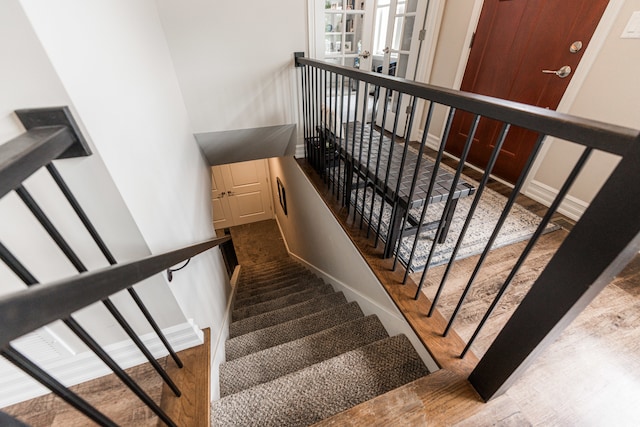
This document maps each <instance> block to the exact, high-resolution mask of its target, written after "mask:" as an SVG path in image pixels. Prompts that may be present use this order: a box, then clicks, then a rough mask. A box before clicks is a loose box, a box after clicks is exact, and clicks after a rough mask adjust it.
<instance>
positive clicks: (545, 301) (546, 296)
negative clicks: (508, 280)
mask: <svg viewBox="0 0 640 427" xmlns="http://www.w3.org/2000/svg"><path fill="white" fill-rule="evenodd" d="M638 165H640V137H638V138H636V141H635V143H633V144H630V146H629V149H628V151H627V153H626V154H625V155H624V156H623V157H622V159H621V160H620V163H619V164H618V166H617V167H616V169H615V170H614V171H613V173H612V174H611V176H610V177H609V179H608V180H607V182H606V183H605V184H604V186H603V187H602V189H601V190H600V191H599V192H598V194H597V196H596V197H595V198H594V200H593V201H592V202H591V204H590V205H589V207H588V208H587V210H586V211H585V213H584V214H583V215H582V218H581V219H580V221H578V223H577V224H576V225H575V226H574V228H573V230H572V231H571V233H570V234H569V235H568V236H567V238H566V239H565V241H564V242H563V243H562V245H561V246H560V248H559V249H558V251H557V252H556V253H555V255H554V256H553V258H552V259H551V261H550V262H549V264H548V265H547V267H546V268H545V269H544V271H543V272H542V273H541V274H540V276H539V277H538V279H537V280H536V282H535V283H534V284H533V287H532V288H531V290H530V291H529V293H528V294H527V296H526V297H525V298H524V300H523V301H522V303H521V304H520V305H519V306H518V308H517V309H516V311H515V312H514V314H513V316H512V317H511V319H510V320H509V322H508V323H507V324H506V325H505V327H504V328H503V329H502V331H501V332H500V334H499V335H498V336H497V338H496V339H495V341H494V342H493V344H491V346H490V347H489V349H488V350H487V352H486V353H485V355H484V357H483V358H482V359H481V360H480V362H479V363H478V365H477V366H476V368H475V369H474V370H473V372H472V373H471V375H470V376H469V381H470V382H471V384H472V385H473V386H474V387H475V389H476V390H477V391H478V393H479V394H480V395H481V396H482V398H483V399H485V400H489V399H491V398H493V397H496V396H498V395H500V394H502V393H503V392H504V391H506V390H507V389H508V388H509V387H510V386H511V384H513V383H514V382H515V381H516V380H517V378H519V376H520V375H521V374H522V373H523V372H524V371H525V370H526V368H527V367H528V366H529V365H530V364H531V363H532V362H533V360H534V359H535V358H536V357H537V356H538V355H539V354H540V353H541V352H542V351H543V350H544V349H545V348H547V347H548V346H549V345H550V344H551V343H553V341H555V339H556V338H557V337H558V336H559V335H560V333H561V332H562V331H563V330H564V329H565V328H566V327H567V326H568V325H569V324H570V323H571V321H573V320H574V319H575V318H576V317H577V316H578V315H579V314H580V312H582V310H584V309H585V308H586V307H587V305H589V303H590V302H591V301H592V300H593V299H594V298H595V297H596V296H597V295H598V294H599V293H600V291H601V290H602V289H603V288H604V287H605V286H606V285H607V284H608V283H609V282H611V280H613V278H614V277H615V276H616V275H617V274H618V273H619V272H620V271H621V270H622V269H623V268H624V267H625V266H626V265H627V264H628V263H629V261H631V260H632V259H633V258H634V257H635V256H636V255H637V254H638V251H640V220H639V218H640V168H639V167H638Z"/></svg>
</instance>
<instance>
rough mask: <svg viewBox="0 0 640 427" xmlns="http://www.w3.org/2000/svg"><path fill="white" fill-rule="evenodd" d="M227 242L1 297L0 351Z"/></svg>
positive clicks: (189, 248) (213, 241)
mask: <svg viewBox="0 0 640 427" xmlns="http://www.w3.org/2000/svg"><path fill="white" fill-rule="evenodd" d="M229 240H231V237H230V236H224V237H218V238H214V239H211V240H207V241H204V242H201V243H197V244H194V245H190V246H185V247H183V248H180V249H176V250H173V251H170V252H166V253H163V254H160V255H150V256H148V257H145V258H142V259H140V260H136V261H131V262H127V263H122V264H117V265H112V266H109V267H106V268H103V269H100V270H95V271H91V272H86V273H81V274H78V275H77V276H74V277H71V278H68V279H63V280H59V281H56V282H53V283H49V284H40V285H35V286H32V287H30V288H28V289H25V290H22V291H18V292H15V293H12V294H9V295H5V296H3V297H1V298H0V348H4V347H5V346H6V345H8V344H9V342H10V341H12V340H14V339H16V338H18V337H20V336H22V335H25V334H27V333H29V332H31V331H33V330H35V329H37V328H40V327H42V326H45V325H47V324H49V323H51V322H53V321H55V320H58V319H62V318H65V317H68V316H69V315H71V313H73V312H75V311H78V310H80V309H81V308H84V307H86V306H88V305H90V304H93V303H94V302H97V301H100V300H102V299H104V298H106V297H108V296H109V295H112V294H114V293H116V292H118V291H121V290H123V289H126V288H128V287H130V286H132V285H134V284H136V283H138V282H140V281H141V280H144V279H147V278H149V277H151V276H153V275H154V274H157V273H160V272H162V271H164V270H166V269H167V268H169V267H171V266H173V265H176V264H178V263H179V262H181V261H184V260H185V259H188V258H191V257H193V256H195V255H198V254H199V253H202V252H204V251H206V250H208V249H211V248H213V247H215V246H218V245H220V244H222V243H225V242H227V241H229Z"/></svg>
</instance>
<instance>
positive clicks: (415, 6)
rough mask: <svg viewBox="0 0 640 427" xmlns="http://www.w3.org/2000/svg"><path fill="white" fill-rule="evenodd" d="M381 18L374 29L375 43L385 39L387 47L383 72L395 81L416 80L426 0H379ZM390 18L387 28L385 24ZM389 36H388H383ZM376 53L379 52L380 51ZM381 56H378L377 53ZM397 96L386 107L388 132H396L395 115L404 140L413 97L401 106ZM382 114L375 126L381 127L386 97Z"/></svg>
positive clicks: (380, 101)
mask: <svg viewBox="0 0 640 427" xmlns="http://www.w3.org/2000/svg"><path fill="white" fill-rule="evenodd" d="M377 7H378V11H377V14H378V15H379V17H378V20H377V22H376V28H375V35H374V38H375V40H380V41H381V40H382V39H383V37H384V39H385V47H384V49H382V50H381V52H384V59H383V63H382V69H381V72H382V73H383V74H390V75H394V76H396V77H401V78H405V79H409V80H415V76H416V66H417V57H418V48H419V46H420V40H419V34H420V30H421V29H422V25H423V22H425V14H426V13H427V1H426V0H377ZM385 16H386V17H387V22H385V23H384V24H383V23H382V20H383V18H384V17H385ZM378 21H379V22H378ZM383 32H386V34H384V35H383V34H382V33H383ZM376 50H380V49H379V47H378V48H377V49H376ZM377 53H379V52H377ZM397 101H398V94H397V93H395V92H394V93H393V95H392V96H391V98H390V100H389V102H388V105H387V118H386V122H385V129H386V130H388V131H393V127H394V121H395V117H396V114H399V117H398V126H397V129H396V134H397V135H398V136H401V137H402V136H404V134H405V131H406V129H405V127H406V121H407V111H408V110H407V109H408V107H409V103H410V97H409V96H404V97H403V98H402V100H401V102H400V105H398V102H397ZM378 104H379V106H378V107H379V111H380V113H378V115H377V118H376V124H377V125H378V126H382V116H383V114H382V108H383V106H384V96H381V97H380V99H379V100H378Z"/></svg>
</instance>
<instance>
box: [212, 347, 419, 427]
mask: <svg viewBox="0 0 640 427" xmlns="http://www.w3.org/2000/svg"><path fill="white" fill-rule="evenodd" d="M427 374H428V371H427V368H426V367H425V365H424V363H423V362H422V360H420V357H419V356H418V354H417V353H416V351H415V350H414V348H413V347H412V346H411V343H410V342H409V340H408V339H407V338H406V337H405V336H404V335H398V336H395V337H391V338H387V339H384V340H380V341H377V342H375V343H373V344H369V345H367V346H364V347H360V348H358V349H356V350H352V351H349V352H347V353H344V354H342V355H340V356H337V357H334V358H332V359H329V360H325V361H323V362H320V363H317V364H315V365H312V366H309V367H307V368H304V369H302V370H300V371H297V372H294V373H291V374H288V375H285V376H283V377H280V378H278V379H276V380H273V381H270V382H268V383H264V384H260V385H257V386H255V387H252V388H249V389H247V390H243V391H241V392H239V393H235V394H232V395H230V396H227V397H224V398H222V399H220V400H218V401H216V402H213V403H212V405H211V415H212V420H211V421H212V423H211V425H212V426H229V425H242V426H248V425H255V426H278V427H280V426H306V425H310V424H313V423H315V422H318V421H320V420H323V419H325V418H328V417H330V416H332V415H334V414H337V413H338V412H341V411H344V410H346V409H349V408H351V407H353V406H355V405H357V404H359V403H362V402H364V401H367V400H369V399H372V398H373V397H376V396H378V395H380V394H383V393H385V392H387V391H389V390H392V389H394V388H396V387H399V386H401V385H404V384H406V383H409V382H411V381H414V380H416V379H418V378H420V377H422V376H425V375H427Z"/></svg>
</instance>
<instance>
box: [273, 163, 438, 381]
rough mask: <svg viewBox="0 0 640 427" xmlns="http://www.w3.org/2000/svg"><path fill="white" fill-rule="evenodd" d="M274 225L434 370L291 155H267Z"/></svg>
mask: <svg viewBox="0 0 640 427" xmlns="http://www.w3.org/2000/svg"><path fill="white" fill-rule="evenodd" d="M269 169H270V174H271V183H272V185H273V186H274V188H272V189H271V192H272V194H273V195H274V202H273V203H274V206H275V209H274V210H275V213H276V218H277V221H278V224H279V225H280V229H281V231H282V234H283V237H284V240H285V242H286V244H287V247H288V250H289V251H290V253H291V254H292V255H293V256H294V257H297V258H299V259H300V260H301V261H303V262H305V263H306V264H308V266H309V267H310V268H311V269H312V270H313V271H314V272H315V273H317V274H319V275H320V277H322V278H323V279H324V280H325V281H326V282H327V283H331V284H332V285H333V286H334V288H335V289H336V290H338V291H343V292H344V294H345V296H346V297H347V300H349V301H357V302H358V303H359V304H360V307H361V308H362V310H363V311H364V312H365V314H377V315H378V317H379V318H380V320H381V321H382V323H383V324H384V326H385V328H386V329H387V331H388V332H389V333H390V334H391V335H395V334H400V333H403V334H405V335H407V337H408V338H409V339H410V340H411V341H412V343H413V345H414V347H415V348H416V350H418V352H419V354H420V355H421V356H422V358H423V360H424V361H425V363H426V364H427V366H428V367H429V369H430V370H431V371H432V372H433V371H435V370H436V369H437V365H436V364H435V362H434V361H433V359H432V358H431V357H430V356H429V354H428V352H427V351H426V350H425V348H424V346H423V345H422V344H421V343H420V341H419V339H418V338H417V336H416V335H415V334H414V333H413V330H412V329H411V327H410V326H409V325H408V324H407V322H406V321H405V319H404V317H403V316H402V314H401V313H400V311H399V310H398V309H397V307H396V306H395V303H394V302H393V301H392V300H391V298H390V297H389V295H388V294H387V292H386V291H385V290H384V288H383V287H382V284H381V283H380V282H379V281H378V279H377V278H376V276H375V275H374V274H373V271H371V268H370V267H369V265H368V264H367V263H366V261H365V260H364V259H363V258H362V256H361V255H360V252H359V251H358V249H357V248H356V247H355V246H354V245H353V243H352V242H351V240H350V239H349V237H348V236H347V235H346V233H345V232H344V230H343V229H342V227H341V226H340V224H339V223H338V222H337V220H336V219H335V217H334V216H333V214H332V213H331V211H330V210H329V208H328V207H327V206H326V205H325V203H324V201H323V200H322V199H321V198H320V196H319V195H318V193H317V192H316V191H315V188H314V187H313V185H312V184H311V182H309V180H308V179H307V177H306V176H305V175H304V173H303V172H302V170H301V169H300V168H299V166H298V164H297V163H296V160H295V159H294V158H293V157H278V158H273V159H269ZM276 178H279V179H280V181H281V182H282V183H283V186H284V188H285V192H286V199H287V215H285V214H284V212H283V210H282V208H281V206H280V202H279V200H278V189H277V188H276V187H275V185H276V182H277V180H276Z"/></svg>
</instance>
